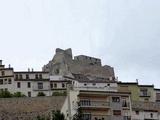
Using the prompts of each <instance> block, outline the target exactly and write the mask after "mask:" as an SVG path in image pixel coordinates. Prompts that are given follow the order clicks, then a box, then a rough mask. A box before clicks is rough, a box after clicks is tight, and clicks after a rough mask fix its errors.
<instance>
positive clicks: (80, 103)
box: [79, 100, 110, 107]
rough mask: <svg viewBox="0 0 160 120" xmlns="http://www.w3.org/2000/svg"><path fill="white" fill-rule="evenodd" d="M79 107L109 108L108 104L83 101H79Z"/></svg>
mask: <svg viewBox="0 0 160 120" xmlns="http://www.w3.org/2000/svg"><path fill="white" fill-rule="evenodd" d="M79 105H80V106H97V107H98V106H103V107H105V106H110V104H109V102H103V101H85V100H84V101H83V100H81V101H80V102H79Z"/></svg>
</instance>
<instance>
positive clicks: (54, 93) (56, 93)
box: [52, 91, 67, 96]
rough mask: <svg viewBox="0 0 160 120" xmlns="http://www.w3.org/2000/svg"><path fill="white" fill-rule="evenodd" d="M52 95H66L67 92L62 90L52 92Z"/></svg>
mask: <svg viewBox="0 0 160 120" xmlns="http://www.w3.org/2000/svg"><path fill="white" fill-rule="evenodd" d="M52 96H67V92H66V91H63V92H53V93H52Z"/></svg>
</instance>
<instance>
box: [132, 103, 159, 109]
mask: <svg viewBox="0 0 160 120" xmlns="http://www.w3.org/2000/svg"><path fill="white" fill-rule="evenodd" d="M132 109H136V110H150V111H156V110H157V111H159V110H160V103H159V102H140V101H132Z"/></svg>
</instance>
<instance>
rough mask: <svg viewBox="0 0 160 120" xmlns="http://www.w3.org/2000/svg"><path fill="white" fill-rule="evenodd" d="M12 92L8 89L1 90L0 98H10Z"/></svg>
mask: <svg viewBox="0 0 160 120" xmlns="http://www.w3.org/2000/svg"><path fill="white" fill-rule="evenodd" d="M11 97H12V94H11V93H10V92H9V91H1V92H0V98H11Z"/></svg>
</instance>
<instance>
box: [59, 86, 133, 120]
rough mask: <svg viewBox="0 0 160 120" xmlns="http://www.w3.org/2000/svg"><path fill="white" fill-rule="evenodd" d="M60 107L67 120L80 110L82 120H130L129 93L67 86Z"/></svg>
mask: <svg viewBox="0 0 160 120" xmlns="http://www.w3.org/2000/svg"><path fill="white" fill-rule="evenodd" d="M67 91H68V92H67V94H68V96H67V97H68V98H67V99H66V101H65V104H64V106H63V108H62V112H63V113H64V114H65V115H66V119H67V120H71V119H73V118H74V116H76V114H77V112H78V111H79V110H81V111H82V118H83V119H84V120H131V101H130V93H126V92H124V93H123V92H116V91H107V90H106V89H103V90H102V89H101V88H93V87H86V88H84V87H83V88H82V87H74V86H68V90H67Z"/></svg>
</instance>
